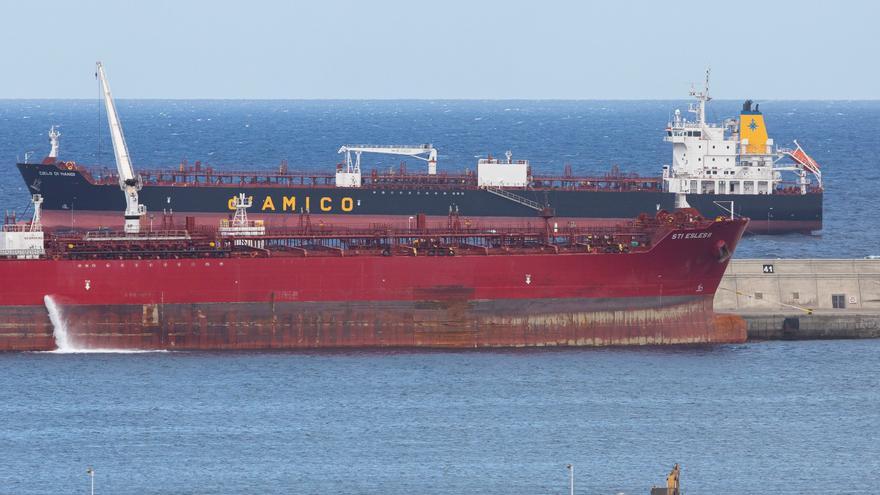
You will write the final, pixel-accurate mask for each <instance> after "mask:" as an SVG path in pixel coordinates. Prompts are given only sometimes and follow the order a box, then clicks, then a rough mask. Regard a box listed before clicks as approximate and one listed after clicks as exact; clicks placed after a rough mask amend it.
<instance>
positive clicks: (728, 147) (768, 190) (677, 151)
mask: <svg viewBox="0 0 880 495" xmlns="http://www.w3.org/2000/svg"><path fill="white" fill-rule="evenodd" d="M690 95H691V96H693V97H694V98H695V99H696V102H695V103H692V104H691V105H690V106H689V108H688V112H689V113H692V114H694V115H695V116H696V117H695V120H687V119H686V118H685V117H684V116H682V113H681V111H680V110H676V111H675V115H674V117H673V119H672V122H670V123H669V124H668V125H667V127H666V137H665V138H664V139H665V140H666V141H667V142H670V143H672V164H671V165H665V166H664V167H663V188H664V190H666V191H668V192H671V193H684V194H774V193H778V192H785V193H789V194H807V192H808V191H809V190H811V189H815V188H820V189H821V187H822V174H821V172H820V170H819V166H818V164H816V162H815V161H814V160H812V159H811V158H810V157H809V156H808V155H807V154H806V153H805V152H804V151H803V149H801V147H800V146H799V145H797V142H795V145H796V149H794V150H790V149H783V148H778V147H776V146H775V143H774V142H773V139H771V138H770V137H768V135H767V130H766V128H765V127H764V117H763V115H762V114H761V112H760V111H759V108H758V105H757V104H755V105H754V108H753V106H752V101H751V100H746V102H745V103H744V104H743V109H742V112H741V113H740V116H739V118H738V119H735V118H734V119H727V120H726V121H725V122H724V123H723V124H722V125H718V124H712V123H708V122H706V103H708V102H709V101H710V100H711V97H710V96H709V73H708V72H707V73H706V85H705V88H704V89H703V91H696V90H693V89H692V90H691V92H690ZM788 159H790V160H788ZM786 172H787V173H790V174H792V178H790V179H789V178H787V177H784V176H783V173H786ZM814 180H815V182H814Z"/></svg>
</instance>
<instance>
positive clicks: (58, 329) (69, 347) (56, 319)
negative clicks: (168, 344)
mask: <svg viewBox="0 0 880 495" xmlns="http://www.w3.org/2000/svg"><path fill="white" fill-rule="evenodd" d="M43 303H44V304H45V305H46V310H47V311H49V320H50V321H51V322H52V335H53V336H54V337H55V346H56V347H57V349H55V350H54V351H48V352H50V353H52V354H81V353H101V354H140V353H145V352H167V351H164V350H155V351H154V350H140V349H105V348H89V347H81V346H78V345H76V344H75V343H74V342H73V339H72V338H71V336H70V333H69V332H68V327H67V321H66V320H65V319H64V316H63V315H62V314H61V308H60V307H59V306H58V304H57V303H56V302H55V299H54V298H52V296H50V295H48V294H47V295H45V296H43Z"/></svg>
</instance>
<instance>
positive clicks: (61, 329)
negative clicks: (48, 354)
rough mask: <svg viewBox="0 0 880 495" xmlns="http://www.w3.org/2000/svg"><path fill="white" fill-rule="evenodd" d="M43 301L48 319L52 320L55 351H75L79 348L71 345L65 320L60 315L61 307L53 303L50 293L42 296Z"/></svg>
mask: <svg viewBox="0 0 880 495" xmlns="http://www.w3.org/2000/svg"><path fill="white" fill-rule="evenodd" d="M43 303H44V304H45V305H46V309H47V310H48V311H49V320H50V321H51V322H52V335H53V336H54V337H55V346H56V347H57V348H58V349H57V350H56V352H77V351H78V350H79V349H77V348H76V346H74V345H73V343H72V342H71V339H70V334H69V333H67V322H65V321H64V317H63V316H62V315H61V308H59V307H58V304H56V303H55V299H53V298H52V296H50V295H48V294H47V295H45V296H43Z"/></svg>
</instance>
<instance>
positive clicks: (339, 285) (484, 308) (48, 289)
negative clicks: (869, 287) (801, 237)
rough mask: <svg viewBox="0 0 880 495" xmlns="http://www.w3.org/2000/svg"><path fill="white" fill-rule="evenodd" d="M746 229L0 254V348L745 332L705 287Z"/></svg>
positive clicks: (530, 342)
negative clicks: (185, 253) (609, 243)
mask: <svg viewBox="0 0 880 495" xmlns="http://www.w3.org/2000/svg"><path fill="white" fill-rule="evenodd" d="M744 227H745V222H715V223H711V224H709V225H708V226H707V227H705V229H703V230H699V231H696V230H693V229H691V230H675V229H672V230H670V231H669V232H668V233H667V234H666V235H665V237H663V238H662V239H660V240H659V241H658V242H657V243H656V244H655V245H654V247H653V248H652V249H650V250H648V251H644V252H634V253H613V254H612V253H602V254H598V253H571V254H523V255H517V254H510V255H486V256H481V255H463V256H448V257H447V256H444V257H428V256H418V257H412V256H351V257H345V256H343V257H322V258H309V257H296V258H294V257H287V258H283V257H281V258H272V257H269V258H232V259H174V260H172V259H167V260H91V261H78V260H51V259H39V260H2V261H0V274H2V278H3V280H8V281H14V283H10V284H6V286H4V287H2V288H0V295H2V299H0V300H2V301H3V305H2V306H0V320H2V321H3V324H2V325H0V350H51V349H54V348H55V346H56V344H57V342H56V340H55V337H57V335H55V334H53V332H55V331H59V330H63V331H64V333H65V335H66V338H67V339H68V341H69V342H70V343H71V344H73V345H74V346H75V347H86V348H115V349H304V348H348V347H359V348H360V347H438V348H474V347H476V348H480V347H520V346H557V345H570V346H600V345H601V346H604V345H638V344H695V343H724V342H741V341H743V340H745V338H746V334H745V324H744V323H743V322H742V320H741V319H738V318H736V317H723V316H722V317H719V316H718V315H716V314H714V312H713V311H712V299H713V296H714V293H715V290H716V289H717V287H718V283H719V282H720V280H721V277H722V275H723V273H724V269H725V267H726V261H727V259H726V257H719V256H718V250H717V246H718V243H719V242H724V243H726V245H727V246H728V247H729V249H730V250H731V251H732V250H733V249H734V248H735V246H736V243H737V241H738V240H739V238H740V236H741V234H742V232H743V229H744ZM50 312H51V313H53V314H54V315H55V320H56V321H55V322H54V324H53V322H52V320H51V319H50V317H49V314H50ZM56 325H58V326H59V327H61V328H60V329H59V328H55V326H56Z"/></svg>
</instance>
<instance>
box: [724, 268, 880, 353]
mask: <svg viewBox="0 0 880 495" xmlns="http://www.w3.org/2000/svg"><path fill="white" fill-rule="evenodd" d="M715 310H716V311H718V312H721V313H734V314H737V315H740V316H742V317H743V318H744V319H745V320H746V323H747V324H748V331H749V338H751V339H758V340H760V339H848V338H880V260H873V259H847V260H844V259H841V260H828V259H806V260H795V259H742V260H734V261H732V262H731V263H730V265H729V266H728V268H727V272H726V273H725V275H724V278H723V279H722V281H721V285H720V286H719V288H718V291H717V292H716V294H715Z"/></svg>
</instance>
